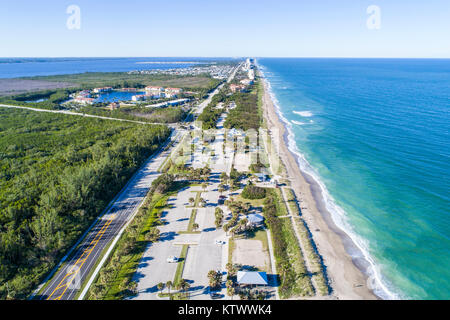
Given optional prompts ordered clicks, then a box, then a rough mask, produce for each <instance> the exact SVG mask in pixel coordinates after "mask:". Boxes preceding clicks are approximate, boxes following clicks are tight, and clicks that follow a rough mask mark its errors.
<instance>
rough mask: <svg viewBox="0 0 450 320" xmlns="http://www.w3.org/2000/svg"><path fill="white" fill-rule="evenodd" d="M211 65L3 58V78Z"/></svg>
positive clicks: (144, 60)
mask: <svg viewBox="0 0 450 320" xmlns="http://www.w3.org/2000/svg"><path fill="white" fill-rule="evenodd" d="M215 60H223V59H215ZM209 61H211V59H209V58H0V78H18V77H31V76H48V75H59V74H73V73H83V72H127V71H133V70H152V69H175V68H186V67H190V66H192V65H193V63H192V62H195V63H208V62H209ZM179 62H186V63H179Z"/></svg>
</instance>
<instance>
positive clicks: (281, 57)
mask: <svg viewBox="0 0 450 320" xmlns="http://www.w3.org/2000/svg"><path fill="white" fill-rule="evenodd" d="M43 58H47V59H63V58H97V59H98V58H201V59H214V58H220V59H223V58H227V59H243V58H255V59H258V58H278V59H440V60H447V59H450V56H449V57H356V56H355V57H352V56H346V57H336V56H323V57H312V56H245V55H244V56H9V57H6V56H0V59H43Z"/></svg>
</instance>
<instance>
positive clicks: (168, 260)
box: [167, 257, 178, 263]
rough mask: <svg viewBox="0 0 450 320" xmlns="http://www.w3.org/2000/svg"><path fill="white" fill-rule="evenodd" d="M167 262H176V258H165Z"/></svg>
mask: <svg viewBox="0 0 450 320" xmlns="http://www.w3.org/2000/svg"><path fill="white" fill-rule="evenodd" d="M167 262H168V263H174V262H178V258H177V257H169V258H167Z"/></svg>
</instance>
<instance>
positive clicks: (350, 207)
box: [258, 58, 450, 299]
mask: <svg viewBox="0 0 450 320" xmlns="http://www.w3.org/2000/svg"><path fill="white" fill-rule="evenodd" d="M258 63H259V64H260V65H261V66H262V68H263V71H264V73H265V75H266V77H267V79H268V80H269V82H270V84H271V87H272V91H273V94H274V95H275V97H276V99H277V100H278V105H279V108H280V111H281V112H282V114H283V116H284V117H285V118H286V120H287V121H288V122H289V125H288V127H289V128H290V130H291V134H292V135H293V136H294V138H293V139H292V141H291V144H292V145H291V148H292V150H294V151H296V152H299V153H300V154H302V155H303V156H304V158H305V159H306V161H305V160H299V162H300V165H301V166H302V167H303V168H305V170H310V171H311V173H313V174H314V176H315V177H316V179H317V180H319V181H320V183H322V184H323V185H324V186H325V187H326V190H325V192H324V194H325V195H326V196H327V199H328V200H329V201H330V203H329V205H328V208H329V210H330V211H331V212H332V216H333V217H334V219H335V221H336V222H337V223H338V224H339V225H340V226H341V227H343V228H344V229H346V230H347V232H348V233H349V234H351V235H352V237H353V238H354V240H355V241H356V243H358V245H359V246H361V247H362V248H363V250H364V251H365V252H367V253H369V259H373V261H372V262H373V263H374V265H375V270H376V271H375V272H374V273H373V274H374V275H375V276H376V278H377V277H380V280H381V282H380V281H378V282H377V286H378V293H380V292H382V294H383V296H384V297H400V298H416V299H448V298H450V135H449V132H450V130H449V128H450V60H425V59H424V60H418V59H417V60H414V59H263V58H261V59H258ZM300 158H301V157H300ZM308 163H309V165H310V166H308Z"/></svg>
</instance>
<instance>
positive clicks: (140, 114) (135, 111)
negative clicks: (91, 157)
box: [79, 106, 186, 123]
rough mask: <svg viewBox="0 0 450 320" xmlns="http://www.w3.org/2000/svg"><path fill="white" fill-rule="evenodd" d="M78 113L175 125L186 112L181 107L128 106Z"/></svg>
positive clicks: (83, 110)
mask: <svg viewBox="0 0 450 320" xmlns="http://www.w3.org/2000/svg"><path fill="white" fill-rule="evenodd" d="M79 111H80V112H83V113H86V114H92V115H98V116H105V117H111V118H118V119H128V120H137V121H144V122H155V123H175V122H180V121H181V120H183V119H184V118H185V117H186V112H185V111H184V110H183V109H182V108H181V107H166V108H151V107H139V106H136V107H134V106H133V107H131V106H130V107H120V109H115V110H107V109H103V108H99V107H94V106H85V107H82V108H81V109H80V110H79Z"/></svg>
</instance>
